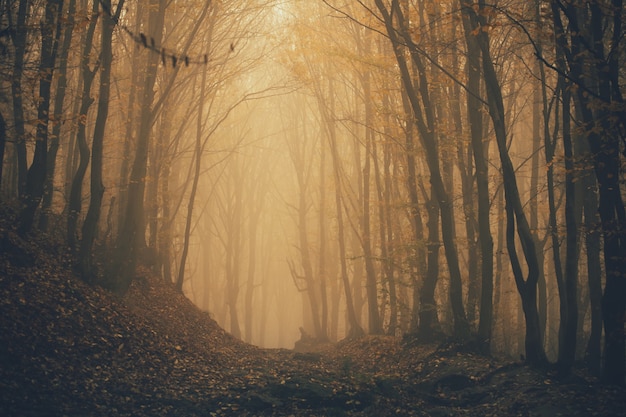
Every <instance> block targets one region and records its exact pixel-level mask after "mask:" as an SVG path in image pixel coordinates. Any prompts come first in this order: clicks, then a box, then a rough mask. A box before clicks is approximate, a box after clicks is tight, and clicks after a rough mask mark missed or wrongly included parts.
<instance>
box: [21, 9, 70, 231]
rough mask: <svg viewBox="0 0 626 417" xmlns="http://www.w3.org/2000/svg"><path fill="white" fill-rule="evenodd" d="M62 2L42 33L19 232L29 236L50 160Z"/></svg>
mask: <svg viewBox="0 0 626 417" xmlns="http://www.w3.org/2000/svg"><path fill="white" fill-rule="evenodd" d="M62 13H63V0H56V1H52V0H50V1H48V2H47V3H46V8H45V20H44V23H43V25H42V29H41V31H42V33H41V58H40V63H39V77H40V79H39V100H38V105H37V129H36V136H35V153H34V155H33V162H32V164H31V166H30V168H29V169H28V173H27V175H26V185H25V188H24V194H23V195H22V196H21V200H22V201H21V202H22V209H21V211H20V217H19V223H20V224H19V228H18V231H19V232H20V233H22V234H25V233H28V232H29V231H30V229H31V228H32V225H33V221H34V218H35V212H36V210H37V207H38V206H39V203H40V202H41V198H42V196H43V191H44V183H45V180H46V172H47V168H46V164H47V160H48V126H49V122H50V118H49V112H50V95H51V89H52V75H53V73H54V68H55V62H56V55H57V49H58V44H59V38H60V36H61V16H62Z"/></svg>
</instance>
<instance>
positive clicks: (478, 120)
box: [465, 31, 494, 351]
mask: <svg viewBox="0 0 626 417" xmlns="http://www.w3.org/2000/svg"><path fill="white" fill-rule="evenodd" d="M465 39H466V43H467V49H468V58H467V79H468V81H467V87H468V89H469V91H470V93H468V94H467V120H468V122H469V126H470V136H471V146H472V155H473V157H474V165H475V166H476V190H477V197H478V242H479V244H480V254H481V262H480V265H481V283H480V288H481V293H480V313H479V322H478V341H479V343H480V344H481V345H482V348H483V349H484V350H485V351H488V350H489V347H490V343H491V333H492V329H493V285H494V284H493V280H494V276H493V274H494V272H493V267H494V266H493V237H492V235H491V219H490V215H489V210H490V209H491V203H490V201H489V163H488V155H489V142H485V141H484V140H483V131H484V129H483V115H482V112H481V107H482V105H481V100H480V99H479V95H478V94H479V92H480V91H481V90H480V49H479V47H478V44H477V43H476V40H475V39H474V37H472V36H471V35H469V34H468V33H467V31H465Z"/></svg>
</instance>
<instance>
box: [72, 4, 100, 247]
mask: <svg viewBox="0 0 626 417" xmlns="http://www.w3.org/2000/svg"><path fill="white" fill-rule="evenodd" d="M98 17H99V13H98V3H97V2H95V1H94V2H93V6H92V11H91V18H90V20H89V26H88V28H87V34H86V35H85V40H84V46H83V54H82V56H81V74H82V79H83V91H82V97H81V100H80V109H79V113H78V131H77V132H76V144H77V146H78V153H79V162H78V168H77V169H76V172H75V173H74V176H73V178H72V185H71V187H70V197H69V200H68V207H67V242H68V245H69V247H70V248H71V249H72V250H75V249H76V248H75V245H76V229H77V225H78V217H79V215H80V212H81V210H82V198H83V180H84V179H85V173H86V172H87V167H88V166H89V157H90V150H89V145H88V144H87V113H88V111H89V107H91V105H92V104H93V102H94V99H93V98H92V97H91V85H92V83H93V80H94V77H95V75H96V72H97V71H98V66H97V65H96V66H95V68H94V69H93V70H92V69H91V68H90V67H89V59H90V55H91V49H92V47H93V37H94V32H95V30H96V25H97V23H98ZM70 157H71V155H68V158H70Z"/></svg>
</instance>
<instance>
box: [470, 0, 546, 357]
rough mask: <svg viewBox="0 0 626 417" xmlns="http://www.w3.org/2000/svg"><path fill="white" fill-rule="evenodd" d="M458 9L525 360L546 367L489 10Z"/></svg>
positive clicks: (535, 271) (530, 247) (534, 265)
mask: <svg viewBox="0 0 626 417" xmlns="http://www.w3.org/2000/svg"><path fill="white" fill-rule="evenodd" d="M459 5H460V7H461V9H462V10H463V13H464V19H468V21H467V23H466V24H465V31H466V33H467V34H468V35H469V36H475V37H476V40H477V43H478V46H479V48H480V53H481V62H482V71H483V72H482V75H483V80H484V82H485V90H486V93H487V102H488V109H489V115H490V116H491V120H492V123H493V127H494V132H495V136H496V143H497V145H498V154H499V157H500V163H501V166H502V176H503V180H504V192H505V202H506V204H505V210H506V219H507V226H506V241H507V249H508V252H509V259H510V261H511V267H512V268H513V274H514V277H515V283H516V285H517V289H518V292H519V294H520V296H521V299H522V306H523V309H524V316H525V322H526V337H525V350H526V359H527V361H528V362H529V363H531V364H534V365H538V366H543V365H544V364H545V363H546V362H547V358H546V356H545V352H544V350H543V339H542V335H541V327H540V324H539V313H538V311H537V282H538V280H539V263H538V259H537V252H536V247H535V241H534V239H533V237H532V233H531V232H530V226H529V224H528V220H527V218H526V215H525V213H524V209H523V205H522V201H521V198H520V193H519V189H518V186H517V179H516V176H515V169H514V167H513V163H512V161H511V158H510V155H509V153H508V147H507V130H506V126H505V120H506V115H505V112H504V103H503V99H502V89H501V87H500V82H499V81H498V77H497V74H496V71H495V68H494V63H493V60H492V57H491V51H490V45H489V31H488V28H489V22H488V21H487V17H486V16H488V15H489V14H488V13H486V12H485V7H486V6H485V2H484V1H483V0H480V1H479V2H478V10H477V11H476V10H474V9H473V8H470V7H467V6H466V5H465V4H464V3H463V2H462V1H460V2H459ZM483 28H485V29H483ZM472 94H477V92H472ZM516 231H517V236H518V238H519V239H520V242H521V245H522V250H523V253H524V258H525V260H526V265H527V268H528V271H527V276H526V278H524V276H523V275H524V274H523V271H522V268H521V264H520V261H519V258H518V255H517V250H516V248H515V235H516Z"/></svg>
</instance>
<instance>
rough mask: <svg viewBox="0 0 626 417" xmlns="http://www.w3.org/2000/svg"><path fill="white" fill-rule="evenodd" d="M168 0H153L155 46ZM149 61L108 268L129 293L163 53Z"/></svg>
mask: <svg viewBox="0 0 626 417" xmlns="http://www.w3.org/2000/svg"><path fill="white" fill-rule="evenodd" d="M166 4H167V1H166V0H150V6H149V9H150V12H149V30H148V33H149V36H150V39H151V40H152V39H153V40H154V44H155V45H157V46H158V45H161V40H162V37H163V24H164V19H165V8H166ZM147 60H148V64H147V69H146V75H145V78H144V84H143V95H142V103H143V104H142V107H141V114H140V125H139V134H138V138H137V149H136V153H135V159H134V161H133V166H132V169H131V173H130V181H129V186H128V201H127V203H126V207H125V209H124V211H125V212H124V218H123V219H122V222H121V224H122V229H121V232H120V233H119V235H118V239H117V245H116V249H115V253H114V255H113V260H112V265H110V270H109V271H108V273H107V274H108V286H109V287H110V288H111V289H113V290H114V291H116V292H120V293H123V292H125V291H126V290H127V289H128V287H129V286H130V283H131V281H132V278H133V274H134V271H135V263H136V260H137V259H136V257H137V251H138V250H139V249H141V248H143V247H145V244H146V243H145V219H144V215H143V213H144V210H143V209H144V204H143V203H144V193H145V180H146V172H147V164H148V149H149V147H150V146H149V145H150V135H151V129H152V121H153V113H152V110H153V100H154V84H155V81H156V73H157V68H158V63H159V56H158V55H157V54H155V53H152V52H149V53H148V57H147Z"/></svg>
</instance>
